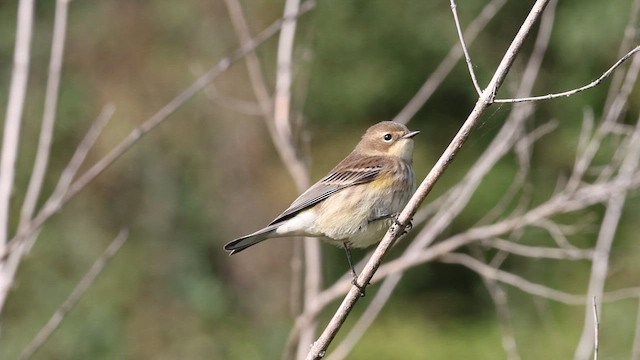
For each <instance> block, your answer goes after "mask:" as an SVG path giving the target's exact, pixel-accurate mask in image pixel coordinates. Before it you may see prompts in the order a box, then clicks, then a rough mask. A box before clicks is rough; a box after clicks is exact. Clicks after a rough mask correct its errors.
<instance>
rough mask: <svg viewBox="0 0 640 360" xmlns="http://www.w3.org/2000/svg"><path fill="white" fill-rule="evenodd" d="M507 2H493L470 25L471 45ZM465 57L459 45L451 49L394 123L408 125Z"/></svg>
mask: <svg viewBox="0 0 640 360" xmlns="http://www.w3.org/2000/svg"><path fill="white" fill-rule="evenodd" d="M506 2H507V1H506V0H492V1H491V2H490V3H488V4H487V5H486V6H485V7H484V8H483V9H482V10H481V11H480V14H479V15H478V16H477V17H476V18H475V19H474V20H473V21H472V22H471V24H469V27H467V29H466V30H465V32H464V35H463V36H464V38H465V39H467V41H468V42H469V44H471V43H473V41H474V40H475V39H476V37H478V34H480V32H481V31H482V30H483V29H484V28H485V27H486V26H487V24H488V23H489V21H491V19H493V18H494V16H495V15H496V14H497V13H498V11H500V9H502V7H503V5H504V4H505V3H506ZM462 56H463V52H462V48H461V47H460V46H458V45H454V46H453V47H451V50H449V52H448V53H447V55H446V56H445V57H444V59H442V61H441V62H440V65H438V67H437V68H436V69H435V70H434V71H433V73H431V75H430V76H429V77H428V78H427V80H426V81H425V82H424V83H423V84H422V86H421V87H420V89H419V90H418V91H417V92H416V94H415V95H414V96H413V98H411V100H409V102H408V103H407V104H406V105H405V106H404V108H403V109H402V110H401V111H400V112H399V113H398V115H396V117H395V118H394V119H393V121H396V122H399V123H403V124H406V123H408V122H409V120H411V118H413V117H414V116H415V114H416V113H417V112H418V110H420V109H421V108H422V106H424V104H425V103H426V102H427V101H428V100H429V98H431V95H433V93H434V92H435V91H436V89H437V88H438V87H439V86H440V84H442V82H443V81H444V79H445V78H446V77H447V75H449V73H450V72H451V70H453V68H454V67H455V65H456V63H457V62H458V61H459V60H460V58H461V57H462Z"/></svg>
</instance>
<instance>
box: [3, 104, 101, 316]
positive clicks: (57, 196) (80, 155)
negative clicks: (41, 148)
mask: <svg viewBox="0 0 640 360" xmlns="http://www.w3.org/2000/svg"><path fill="white" fill-rule="evenodd" d="M113 112H114V107H113V105H107V106H105V108H104V109H103V110H102V112H101V113H100V115H99V116H98V117H97V118H96V120H95V121H94V122H93V123H92V124H91V127H90V128H89V131H87V134H86V135H85V137H84V138H83V139H82V141H81V142H80V145H78V147H77V148H76V151H75V153H74V154H73V156H72V157H71V160H70V161H69V164H67V166H66V167H65V169H64V170H63V171H62V174H61V175H60V179H59V180H58V184H57V185H56V188H55V190H54V191H53V193H52V194H51V196H49V199H48V200H47V203H45V206H44V208H46V207H47V205H46V204H50V203H52V204H55V203H59V202H61V201H62V199H63V198H64V196H65V195H66V193H67V190H68V189H69V185H70V184H71V181H72V180H73V178H74V177H75V175H76V174H77V173H78V169H79V168H80V165H82V163H83V162H84V159H85V157H86V156H87V153H88V152H89V150H90V149H91V148H92V147H93V144H94V143H95V141H96V139H97V138H98V136H99V135H100V133H101V132H102V129H104V126H105V125H106V124H107V123H108V122H109V120H110V119H111V117H112V115H113ZM22 226H23V227H22V228H19V231H18V233H20V230H22V231H27V230H25V228H26V227H27V226H31V227H33V223H30V222H28V223H26V224H23V225H22ZM39 229H40V227H39V226H38V227H33V228H32V232H30V233H28V234H27V235H25V236H26V237H24V238H20V237H17V236H16V237H14V238H13V239H12V240H11V241H10V242H9V244H8V245H7V246H6V248H5V252H4V253H0V262H2V261H3V260H4V259H6V264H5V265H4V267H2V273H0V274H1V276H2V278H4V279H5V282H4V283H1V282H0V312H2V309H3V308H4V304H5V301H6V300H7V296H8V295H9V289H10V288H11V285H12V284H13V281H14V278H15V274H16V271H17V270H18V265H20V260H21V259H22V256H23V255H24V254H25V253H26V252H27V251H28V250H29V247H30V246H31V245H32V244H33V242H34V241H35V239H36V238H37V236H38V232H39Z"/></svg>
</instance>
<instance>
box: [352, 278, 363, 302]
mask: <svg viewBox="0 0 640 360" xmlns="http://www.w3.org/2000/svg"><path fill="white" fill-rule="evenodd" d="M351 285H353V286H355V287H357V288H358V290H360V297H364V296H365V288H366V286H364V285H360V284H358V277H357V276H354V277H353V278H352V279H351Z"/></svg>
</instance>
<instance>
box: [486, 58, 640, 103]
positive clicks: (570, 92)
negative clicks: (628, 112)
mask: <svg viewBox="0 0 640 360" xmlns="http://www.w3.org/2000/svg"><path fill="white" fill-rule="evenodd" d="M638 51H640V46H636V47H635V48H633V49H632V50H631V51H629V52H628V53H627V54H626V55H624V56H623V57H621V58H620V59H619V60H618V61H616V62H615V63H614V64H613V65H612V66H611V67H610V68H609V69H608V70H607V71H605V72H604V73H603V74H602V75H600V77H598V78H597V79H595V80H593V81H592V82H590V83H589V84H587V85H584V86H581V87H579V88H576V89H573V90H568V91H563V92H560V93H554V94H547V95H541V96H531V97H525V98H516V99H495V100H494V102H496V103H518V102H527V101H541V100H550V99H556V98H559V97H567V96H571V95H575V94H577V93H579V92H582V91H585V90H588V89H591V88H593V87H596V86H598V84H600V83H601V82H602V81H603V80H604V79H606V78H607V77H609V75H611V74H612V73H613V72H614V71H615V70H616V69H617V68H618V66H620V65H621V64H622V63H624V62H625V61H627V60H628V59H629V58H630V57H631V56H633V55H634V54H635V53H637V52H638Z"/></svg>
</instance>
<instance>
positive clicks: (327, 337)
mask: <svg viewBox="0 0 640 360" xmlns="http://www.w3.org/2000/svg"><path fill="white" fill-rule="evenodd" d="M547 3H548V0H538V1H536V3H535V4H534V5H533V8H532V10H531V12H530V13H529V15H528V16H527V18H526V19H525V21H524V22H523V25H522V27H521V28H520V30H519V31H518V33H517V34H516V36H515V38H514V40H513V42H512V43H511V45H510V46H509V48H508V49H507V51H506V53H505V56H504V57H503V58H502V61H501V62H500V65H498V68H497V70H496V72H495V74H494V76H493V77H492V79H491V81H490V82H489V85H488V86H487V88H486V89H485V90H484V91H483V92H482V95H481V96H480V97H479V99H478V101H477V102H476V106H475V107H474V109H473V110H472V112H471V114H470V115H469V117H468V118H467V120H466V121H465V123H464V124H463V125H462V128H461V129H460V131H459V132H458V134H456V136H455V137H454V139H453V140H452V142H451V143H450V144H449V146H448V147H447V149H446V150H445V152H444V153H443V155H442V156H441V157H440V159H439V160H438V162H437V163H436V165H435V166H434V167H433V168H432V169H431V171H430V172H429V174H428V175H427V177H426V178H425V180H424V181H423V182H422V184H420V186H419V187H418V189H417V191H416V193H415V194H414V195H413V196H412V198H411V199H410V200H409V203H408V204H407V206H406V207H405V208H404V210H403V211H402V212H401V213H400V215H399V217H398V222H397V224H394V226H392V227H391V228H390V229H389V231H388V232H387V234H386V235H385V236H384V238H383V239H382V241H381V242H380V244H379V245H378V247H377V248H376V250H375V251H374V253H373V255H372V256H371V258H370V259H369V261H368V262H367V264H366V265H365V267H364V269H363V270H362V271H361V273H360V276H359V277H358V280H357V281H358V283H359V284H364V285H365V286H366V284H368V283H369V281H370V280H371V278H372V277H373V275H374V273H375V271H376V270H377V269H378V267H379V266H380V263H381V262H382V258H383V256H384V255H385V254H386V252H387V251H388V249H389V248H390V247H391V245H392V244H393V243H394V242H395V240H396V239H397V238H398V237H399V235H400V234H401V233H402V230H403V229H404V227H405V225H406V224H407V223H408V222H409V220H410V219H411V217H412V216H413V214H415V212H416V210H417V208H418V206H419V205H420V204H421V203H422V201H423V200H424V198H425V197H426V196H427V195H428V194H429V192H430V191H431V189H433V187H434V186H435V183H436V181H437V180H438V179H439V178H440V176H442V174H443V173H444V171H445V170H446V168H447V167H448V166H449V164H450V163H451V162H452V161H453V159H454V158H455V156H456V154H457V153H458V151H459V150H460V149H461V148H462V146H463V145H464V143H465V142H466V141H467V139H468V138H469V136H470V134H471V131H472V130H473V129H474V128H475V127H476V126H477V124H478V123H479V121H480V118H481V117H482V115H483V114H484V112H485V111H486V109H487V108H488V106H489V105H490V104H491V103H492V100H493V99H494V98H495V93H496V92H497V90H498V88H499V87H500V86H501V85H502V82H503V81H504V79H505V77H506V76H507V73H508V71H509V69H510V68H511V65H512V64H513V62H514V60H515V57H516V55H517V54H518V52H519V51H520V49H521V47H522V44H523V43H524V40H525V38H526V37H527V35H528V34H529V32H530V31H531V28H532V27H533V25H534V23H535V22H536V21H537V19H538V18H539V17H540V15H541V14H542V11H543V10H544V8H545V6H546V5H547ZM360 293H361V289H359V288H358V287H356V286H353V287H352V288H351V290H350V291H349V293H348V294H347V296H346V297H345V299H344V301H343V302H342V304H341V305H340V307H339V308H338V310H337V311H336V313H335V315H334V316H333V318H332V319H331V321H330V322H329V324H328V325H327V327H326V328H325V330H324V332H323V333H322V335H321V336H320V337H319V338H318V340H317V341H316V342H315V343H314V344H313V345H312V347H311V350H310V351H309V353H308V355H307V359H319V358H321V357H322V356H324V354H325V352H326V350H327V348H328V346H329V344H330V343H331V341H332V340H333V338H334V337H335V335H336V334H337V332H338V331H339V329H340V327H341V326H342V324H343V323H344V321H345V320H346V318H347V316H348V314H349V313H350V311H351V309H352V308H353V306H354V305H355V303H356V302H357V301H358V299H359V298H360Z"/></svg>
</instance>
